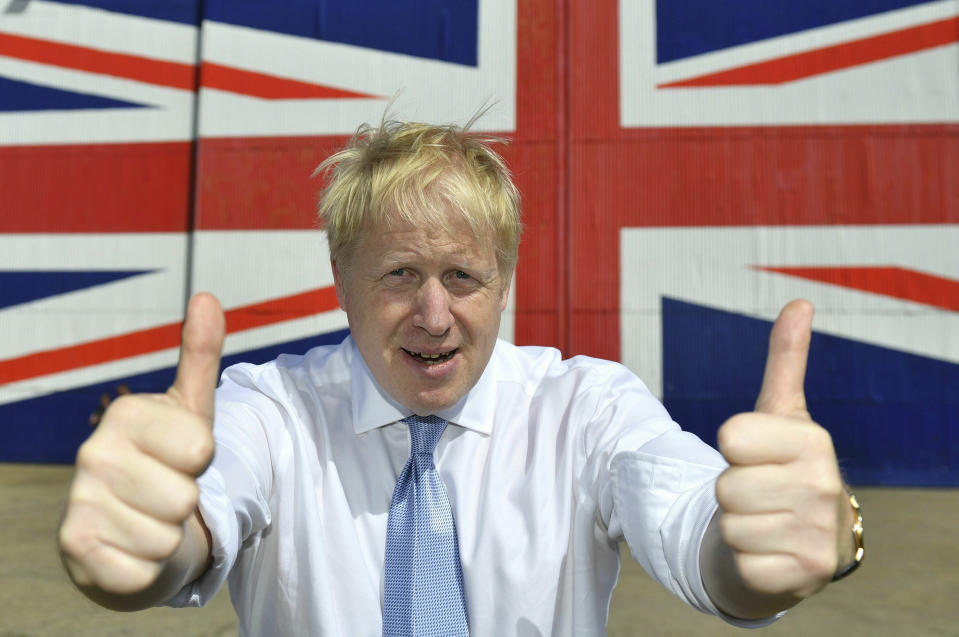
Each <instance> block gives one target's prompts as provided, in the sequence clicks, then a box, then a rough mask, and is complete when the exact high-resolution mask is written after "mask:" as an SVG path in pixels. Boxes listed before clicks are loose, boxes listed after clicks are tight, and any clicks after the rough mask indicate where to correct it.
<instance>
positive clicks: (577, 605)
mask: <svg viewBox="0 0 959 637" xmlns="http://www.w3.org/2000/svg"><path fill="white" fill-rule="evenodd" d="M320 170H321V172H324V174H326V176H327V186H326V188H325V190H324V193H323V197H322V199H321V204H320V217H321V220H322V221H323V223H324V225H325V227H326V230H327V233H328V238H329V243H330V254H331V262H332V267H333V274H334V280H335V285H336V292H337V295H338V299H339V302H340V305H341V307H342V308H343V309H344V310H345V311H346V313H347V317H348V320H349V324H350V329H351V337H350V338H348V339H346V340H345V341H344V342H343V343H342V344H341V345H339V346H331V347H320V348H316V349H314V350H311V351H310V352H308V353H306V354H305V355H303V356H281V357H280V358H278V359H277V360H276V361H273V362H271V363H268V364H266V365H260V366H253V365H237V366H234V367H231V368H230V369H228V370H226V371H225V372H224V374H223V378H222V383H221V384H220V387H219V388H218V389H217V380H216V379H217V371H218V366H219V355H220V350H221V347H222V343H223V334H224V320H223V313H222V311H221V310H220V307H219V305H218V303H217V302H216V300H215V299H214V298H213V297H212V296H210V295H206V294H200V295H197V296H196V297H194V298H193V299H192V300H191V302H190V305H189V308H188V310H187V317H186V321H185V323H184V328H183V342H182V348H181V355H180V363H179V366H178V369H177V376H176V380H175V382H174V384H173V386H172V387H171V388H170V390H169V391H168V392H167V393H166V394H163V395H156V396H123V397H120V398H118V399H117V400H116V401H114V403H113V404H112V405H111V406H110V408H109V409H108V410H107V412H106V413H105V414H104V416H103V420H102V422H101V424H100V425H99V427H98V429H97V431H96V433H95V434H94V435H93V436H92V437H91V438H90V440H89V441H88V442H87V443H85V444H84V445H83V447H81V449H80V452H79V454H78V457H77V473H76V477H75V479H74V483H73V486H72V489H71V492H70V498H69V502H68V505H67V511H66V514H65V516H64V521H63V523H62V526H61V530H60V546H61V551H62V553H63V558H64V562H65V564H66V567H67V570H68V571H69V573H70V576H71V577H72V578H73V580H74V582H75V583H76V585H77V586H78V587H79V588H80V589H81V590H82V591H83V592H84V593H86V594H87V595H88V596H89V597H91V598H92V599H94V600H95V601H97V602H99V603H101V604H103V605H105V606H107V607H110V608H119V609H134V608H143V607H146V606H149V605H152V604H156V603H170V604H172V605H187V604H194V605H195V604H201V603H203V602H204V601H206V600H208V599H210V598H211V597H212V596H213V595H214V594H215V592H216V590H217V589H218V588H219V586H220V585H221V584H222V583H223V582H224V581H226V580H227V579H228V580H229V584H230V590H231V596H232V599H233V602H234V605H235V607H236V609H237V612H238V615H239V617H240V626H241V633H243V634H317V635H318V634H331V635H332V634H337V635H338V634H349V635H378V634H388V635H393V634H438V635H442V634H465V633H466V631H467V630H468V631H469V633H470V634H473V635H510V634H521V635H534V634H538V635H571V634H602V633H604V632H605V622H606V619H607V612H608V605H609V599H610V596H611V593H612V589H613V586H614V584H615V581H616V577H617V574H618V569H619V553H618V543H619V541H621V540H625V541H626V542H627V543H628V544H629V547H630V551H631V552H632V554H633V555H634V556H635V557H636V559H637V560H638V561H639V562H640V563H641V564H642V565H643V567H644V568H645V569H646V570H647V571H648V572H649V573H650V574H651V575H652V576H653V577H655V578H656V579H657V580H658V581H659V582H660V583H662V584H663V585H664V586H666V587H667V588H669V589H670V590H671V591H673V592H674V593H675V594H677V595H678V596H680V597H681V598H683V599H684V600H686V601H687V602H688V603H689V604H691V605H692V606H694V607H696V608H698V609H700V610H704V611H707V612H713V613H717V614H721V615H722V616H723V617H724V619H726V620H727V621H730V622H733V623H736V624H739V625H746V626H749V625H762V624H764V623H768V622H769V621H771V618H773V617H775V616H776V614H777V613H778V612H779V611H781V610H783V609H786V608H789V607H791V606H792V605H794V604H796V603H797V602H798V601H799V600H801V599H802V598H804V597H807V596H809V595H811V594H813V593H815V592H816V591H818V590H819V589H821V588H822V587H823V586H825V585H826V583H827V582H829V581H830V579H831V578H832V577H833V575H834V573H836V572H837V570H838V569H840V568H841V567H843V566H844V565H846V564H851V563H855V561H854V557H853V555H854V548H855V547H854V536H853V533H852V529H853V526H854V513H853V509H852V508H851V507H850V504H849V500H848V496H847V495H846V493H845V491H844V488H843V484H842V481H841V478H840V475H839V470H838V466H837V462H836V456H835V453H834V451H833V449H832V444H831V441H830V438H829V436H828V434H827V433H826V432H825V431H824V430H823V429H822V428H821V427H819V426H818V425H816V424H815V423H813V422H812V420H811V419H810V418H809V415H808V413H807V412H806V409H805V400H804V398H803V392H802V387H803V378H804V374H805V364H806V352H807V349H808V343H809V337H810V323H811V319H812V308H811V306H810V305H809V304H808V303H806V302H803V301H800V302H793V303H791V304H789V305H788V306H787V307H786V308H785V309H784V310H783V313H782V314H781V315H780V317H779V319H778V320H777V322H776V324H775V326H774V328H773V333H772V336H771V340H770V352H769V359H768V362H767V369H766V374H765V378H764V381H763V387H762V390H761V393H760V396H759V400H758V402H757V411H756V412H755V413H749V414H740V415H737V416H734V417H733V418H731V419H730V420H729V421H727V422H726V423H725V424H723V426H722V428H721V429H720V432H719V441H720V450H721V451H722V454H723V456H725V460H724V458H723V457H722V456H720V455H719V453H717V452H716V451H714V450H712V449H711V448H709V447H708V446H706V445H704V444H703V443H702V442H700V441H699V440H698V439H697V438H695V437H694V436H692V435H690V434H687V433H684V432H682V431H681V430H680V429H679V427H678V426H677V425H676V424H675V423H673V422H672V421H671V419H670V418H669V416H668V414H667V413H666V412H665V410H664V409H663V407H662V406H661V405H660V404H659V402H658V401H656V400H655V398H653V397H652V396H651V395H650V393H649V392H648V390H647V389H646V388H645V386H644V385H643V384H642V383H641V382H640V381H639V379H637V378H636V377H635V376H634V375H633V374H632V373H630V372H629V371H628V370H626V369H625V368H623V367H622V366H620V365H617V364H615V363H610V362H607V361H599V360H595V359H589V358H586V357H577V358H574V359H571V360H568V361H563V360H561V357H560V356H559V353H558V352H556V351H555V350H551V349H544V348H517V347H514V346H512V345H510V344H507V343H505V342H500V341H497V339H496V334H497V331H498V328H499V320H500V314H501V312H502V311H503V309H504V308H505V307H506V300H507V296H508V294H509V285H510V280H511V277H512V273H513V269H514V266H515V263H516V256H517V251H518V244H519V234H520V221H519V196H518V193H517V192H516V190H515V188H514V186H513V184H512V182H511V181H510V178H509V173H508V171H507V169H506V167H505V165H504V164H503V162H502V160H501V159H500V158H499V157H498V156H497V155H496V154H495V153H494V152H492V151H491V150H490V149H489V148H488V146H487V144H486V143H484V141H483V140H482V139H480V138H478V137H475V136H472V135H470V134H467V133H466V132H464V131H463V130H461V129H458V128H455V127H434V126H427V125H420V124H405V123H386V124H384V125H383V126H382V127H381V128H380V129H368V128H365V129H361V131H360V132H359V133H358V134H357V136H355V138H354V139H353V141H352V142H351V143H350V145H349V146H348V147H347V148H346V149H345V150H343V151H341V152H340V153H337V154H336V155H334V156H332V157H331V158H329V159H328V160H327V161H326V162H324V163H323V164H322V165H321V167H320ZM214 393H215V394H216V400H215V401H214ZM424 432H426V433H424ZM426 439H429V440H428V441H426V442H424V440H426ZM214 447H215V449H216V453H215V455H214ZM211 460H212V464H211ZM727 462H728V465H729V466H728V468H727ZM717 498H718V503H719V505H721V508H717ZM860 557H861V555H860ZM764 618H765V619H764Z"/></svg>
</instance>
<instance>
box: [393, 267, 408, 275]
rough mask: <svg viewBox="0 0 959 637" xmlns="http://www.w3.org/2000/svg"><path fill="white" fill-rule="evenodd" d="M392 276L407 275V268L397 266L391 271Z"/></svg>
mask: <svg viewBox="0 0 959 637" xmlns="http://www.w3.org/2000/svg"><path fill="white" fill-rule="evenodd" d="M390 276H406V268H396V269H395V270H391V271H390Z"/></svg>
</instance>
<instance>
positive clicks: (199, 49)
mask: <svg viewBox="0 0 959 637" xmlns="http://www.w3.org/2000/svg"><path fill="white" fill-rule="evenodd" d="M204 15H206V11H205V7H204V2H203V0H197V2H196V58H195V59H196V62H195V67H196V72H195V73H194V75H193V113H192V117H191V121H190V139H191V141H190V164H189V166H190V170H189V176H188V178H187V179H188V180H189V182H188V188H187V198H188V203H187V225H186V232H187V236H186V258H185V263H184V266H185V274H184V279H185V280H184V284H183V289H184V299H183V310H184V313H185V312H186V306H187V303H188V302H189V301H190V297H191V296H193V262H194V258H193V254H194V251H195V249H196V246H195V243H196V234H195V233H196V222H197V207H198V206H197V199H198V196H199V195H198V190H199V188H198V182H199V172H200V86H201V84H202V82H201V77H200V76H201V74H202V73H203V17H204Z"/></svg>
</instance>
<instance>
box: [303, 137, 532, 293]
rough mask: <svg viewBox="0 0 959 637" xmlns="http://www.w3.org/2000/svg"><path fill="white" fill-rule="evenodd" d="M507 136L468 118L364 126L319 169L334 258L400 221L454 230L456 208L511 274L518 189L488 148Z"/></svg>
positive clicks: (344, 257) (324, 223)
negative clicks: (478, 127) (479, 129)
mask: <svg viewBox="0 0 959 637" xmlns="http://www.w3.org/2000/svg"><path fill="white" fill-rule="evenodd" d="M474 119H475V118H474ZM471 123H472V122H471ZM503 141H504V140H502V139H500V138H497V137H489V136H485V137H484V136H480V135H478V134H474V133H471V132H469V124H467V125H466V126H465V127H459V126H455V125H445V126H435V125H430V124H419V123H412V122H399V121H392V120H389V121H384V122H383V123H382V124H381V125H380V126H379V127H378V128H374V127H371V126H369V125H366V124H364V125H363V126H361V127H360V128H359V129H358V130H357V131H356V133H355V134H354V135H353V138H352V139H351V140H350V142H349V143H348V144H347V145H346V147H345V148H343V149H342V150H340V151H339V152H337V153H335V154H333V155H331V156H330V157H328V158H327V159H326V160H325V161H324V162H323V163H321V164H320V165H319V167H318V168H317V169H316V173H315V174H320V175H322V176H323V178H324V187H323V190H322V192H321V195H320V204H319V221H320V225H321V227H322V228H324V229H325V230H326V233H327V240H328V241H329V244H330V257H331V258H332V259H333V260H334V261H336V262H338V263H340V264H341V266H342V265H347V264H346V263H344V262H343V261H348V260H349V257H350V255H351V253H352V250H353V248H354V247H355V245H356V242H357V240H358V239H359V238H360V236H361V235H362V233H364V232H370V231H373V230H375V229H377V228H384V227H385V228H389V227H390V226H391V224H393V223H395V222H397V221H404V222H407V223H409V224H415V225H422V224H427V225H429V226H430V227H435V228H442V229H444V230H446V231H448V232H450V233H451V234H452V233H453V224H454V222H455V221H456V218H455V217H453V216H452V215H453V214H455V215H457V216H459V217H460V218H462V219H463V220H465V221H466V222H467V224H468V225H469V226H470V229H471V230H472V232H473V234H474V235H475V236H476V237H491V238H492V239H493V244H494V245H495V247H496V260H497V265H498V266H499V269H500V271H501V273H503V274H504V275H507V276H508V275H511V274H512V272H513V268H514V267H515V266H516V258H517V254H518V250H519V239H520V232H521V227H522V226H521V222H520V195H519V191H518V190H517V189H516V186H514V185H513V181H512V179H511V178H510V171H509V169H508V168H507V167H506V164H505V162H504V161H503V159H502V157H500V156H499V155H498V154H497V153H496V152H495V151H493V150H492V149H491V148H490V144H493V143H500V142H503Z"/></svg>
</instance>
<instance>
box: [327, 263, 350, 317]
mask: <svg viewBox="0 0 959 637" xmlns="http://www.w3.org/2000/svg"><path fill="white" fill-rule="evenodd" d="M330 266H332V267H333V288H334V289H335V290H336V302H337V303H339V305H340V309H341V310H343V311H344V312H345V311H346V288H345V287H344V286H343V273H342V272H340V268H339V266H338V265H337V263H336V261H335V260H333V259H330Z"/></svg>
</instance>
